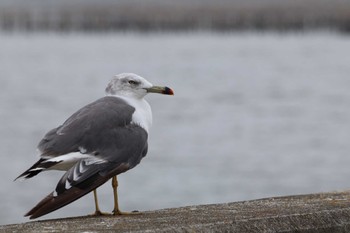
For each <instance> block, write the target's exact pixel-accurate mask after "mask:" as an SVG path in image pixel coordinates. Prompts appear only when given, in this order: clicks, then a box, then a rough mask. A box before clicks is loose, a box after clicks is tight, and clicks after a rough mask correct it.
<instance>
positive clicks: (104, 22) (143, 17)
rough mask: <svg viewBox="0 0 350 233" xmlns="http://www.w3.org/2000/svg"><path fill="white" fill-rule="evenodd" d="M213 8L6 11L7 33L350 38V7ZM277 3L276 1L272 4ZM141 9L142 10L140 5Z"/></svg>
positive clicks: (130, 5) (153, 5)
mask: <svg viewBox="0 0 350 233" xmlns="http://www.w3.org/2000/svg"><path fill="white" fill-rule="evenodd" d="M269 2H271V1H265V4H241V3H240V4H239V3H238V2H237V1H233V2H230V1H222V2H220V4H213V3H211V2H206V1H204V2H203V4H189V3H187V4H186V3H185V2H182V3H178V4H170V2H167V3H163V4H160V3H159V2H157V1H150V2H147V4H146V2H145V3H143V4H141V3H138V2H135V1H131V2H127V1H121V2H119V1H118V2H113V1H103V2H102V3H101V4H100V3H98V2H93V1H89V2H87V3H83V2H81V1H79V2H78V3H77V4H67V3H66V4H61V5H59V4H58V5H57V4H56V5H50V4H38V3H37V4H36V5H33V6H32V5H30V4H26V5H20V4H18V5H13V4H12V5H4V6H1V5H0V6H1V7H0V30H2V31H13V30H16V31H128V30H135V31H141V32H147V31H190V30H209V31H218V32H221V31H223V32H225V31H244V30H257V31H262V30H274V31H306V30H310V29H312V30H315V29H331V30H336V31H341V32H345V33H348V32H350V2H341V1H337V2H334V3H333V4H329V3H328V2H324V1H321V2H318V3H317V1H308V3H304V2H303V1H285V2H284V3H277V2H274V3H269ZM272 2H273V1H272ZM140 4H141V5H140Z"/></svg>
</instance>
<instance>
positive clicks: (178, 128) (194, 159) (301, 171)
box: [0, 0, 350, 224]
mask: <svg viewBox="0 0 350 233" xmlns="http://www.w3.org/2000/svg"><path fill="white" fill-rule="evenodd" d="M349 32H350V0H332V1H329V0H303V1H302V0H300V1H299V0H232V1H229V0H218V1H208V0H178V1H170V0H169V1H161V0H144V1H140V0H119V1H112V0H99V1H97V0H69V1H68V0H61V1H54V0H45V1H44V0H32V1H26V0H15V1H13V0H0V122H1V124H0V133H1V134H0V135H1V136H0V148H1V161H2V162H1V163H0V176H1V188H0V195H1V199H0V224H10V223H18V222H25V221H27V219H26V218H24V217H23V215H24V214H25V213H26V212H27V211H28V210H29V209H30V208H32V207H33V206H34V205H35V204H36V203H37V202H38V201H40V200H41V199H42V198H43V197H44V196H46V195H47V194H48V193H50V192H51V191H53V190H54V188H55V187H56V184H57V182H58V180H59V178H60V177H61V176H62V174H63V173H61V172H58V171H52V172H46V173H42V174H40V175H38V176H37V177H35V178H33V179H30V180H27V181H23V182H20V181H16V182H13V180H14V179H15V178H16V177H17V176H18V175H19V174H21V173H22V172H23V171H24V170H26V169H27V168H29V166H31V165H32V164H33V163H34V162H36V160H37V159H38V157H37V151H36V145H37V143H38V142H39V140H40V139H41V138H42V137H43V135H44V134H45V133H46V132H47V131H48V130H50V129H51V128H53V127H56V126H58V125H59V124H62V123H63V122H64V120H65V119H66V118H67V117H69V116H70V115H71V114H72V113H74V112H75V111H76V110H77V109H79V108H80V107H82V106H84V105H85V104H88V103H90V102H92V101H94V100H96V99H97V98H100V97H102V96H104V88H105V86H106V85H107V83H108V81H109V80H110V79H111V77H112V76H113V75H114V74H118V73H122V72H134V73H137V74H139V75H141V76H143V77H145V78H146V79H148V80H149V81H150V82H152V83H153V84H157V85H167V86H169V87H171V88H173V89H174V91H175V96H160V95H152V96H151V95H149V96H147V99H148V100H149V102H150V104H151V106H152V108H153V117H154V125H153V128H152V130H151V135H150V142H149V144H150V149H149V153H148V155H147V156H146V158H144V160H143V161H142V163H141V164H140V165H139V166H138V167H136V168H135V169H133V170H131V171H128V172H127V173H125V174H122V175H120V177H119V185H120V186H119V192H120V196H119V199H120V205H121V208H122V210H124V211H132V210H140V211H146V210H155V209H160V208H169V207H179V206H187V205H197V204H209V203H224V202H233V201H242V200H249V199H256V198H264V197H271V196H280V195H294V194H304V193H314V192H326V191H335V190H345V189H348V187H349V186H350V184H349V181H348V177H349V173H350V172H349V169H348V167H349V164H350V156H349V152H350V143H349V138H350V108H349V106H350V77H349V74H350V62H349V61H350V37H349ZM98 193H99V196H100V204H101V208H102V210H103V211H111V210H112V208H113V200H112V199H113V198H112V189H111V185H110V183H109V182H108V183H106V184H105V185H104V186H102V187H101V188H100V189H98ZM93 211H94V205H93V196H92V194H88V195H87V196H85V197H83V198H81V199H79V200H78V201H76V202H74V203H72V204H70V205H68V206H66V207H64V208H62V209H60V210H57V211H55V212H53V213H51V214H49V215H47V216H45V217H43V218H41V219H47V218H58V217H67V216H78V215H86V214H89V213H92V212H93Z"/></svg>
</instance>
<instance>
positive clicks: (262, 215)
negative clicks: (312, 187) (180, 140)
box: [0, 191, 350, 233]
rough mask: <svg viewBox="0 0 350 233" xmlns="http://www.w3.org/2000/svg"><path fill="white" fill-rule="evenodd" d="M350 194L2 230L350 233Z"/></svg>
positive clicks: (76, 219) (48, 222)
mask: <svg viewBox="0 0 350 233" xmlns="http://www.w3.org/2000/svg"><path fill="white" fill-rule="evenodd" d="M349 200H350V191H344V192H331V193H320V194H310V195H298V196H286V197H275V198H265V199H259V200H251V201H243V202H233V203H225V204H212V205H199V206H188V207H180V208H172V209H163V210H156V211H147V212H142V214H138V215H124V216H103V217H91V216H82V217H74V218H64V219H52V220H45V221H32V222H27V223H22V224H13V225H5V226H0V232H240V233H244V232H259V233H261V232H308V233H310V232H317V233H323V232H332V233H337V232H350V201H349Z"/></svg>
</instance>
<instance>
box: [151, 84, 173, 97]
mask: <svg viewBox="0 0 350 233" xmlns="http://www.w3.org/2000/svg"><path fill="white" fill-rule="evenodd" d="M145 89H146V91H147V92H151V93H159V94H164V95H174V91H173V90H172V89H170V88H169V87H159V86H153V87H150V88H145Z"/></svg>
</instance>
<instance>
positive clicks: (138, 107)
mask: <svg viewBox="0 0 350 233" xmlns="http://www.w3.org/2000/svg"><path fill="white" fill-rule="evenodd" d="M112 96H114V97H117V98H120V99H123V100H124V101H125V102H127V104H129V105H131V106H133V107H134V108H135V112H134V113H133V114H132V120H131V123H132V124H136V125H139V126H141V127H142V128H143V129H144V130H146V132H147V133H148V132H149V129H150V128H151V126H152V110H151V106H150V105H149V103H148V102H147V101H146V100H145V99H144V98H137V97H135V96H125V95H112Z"/></svg>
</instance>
